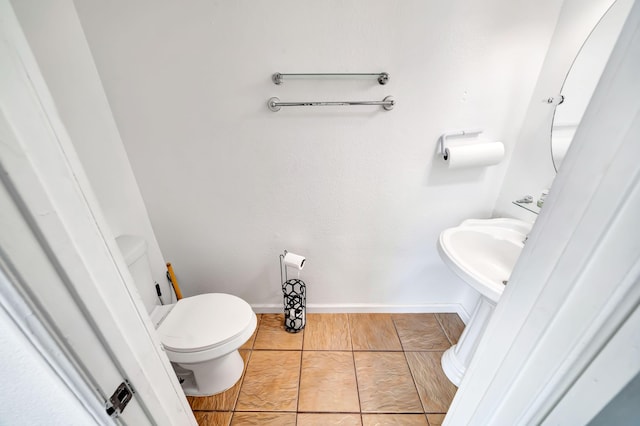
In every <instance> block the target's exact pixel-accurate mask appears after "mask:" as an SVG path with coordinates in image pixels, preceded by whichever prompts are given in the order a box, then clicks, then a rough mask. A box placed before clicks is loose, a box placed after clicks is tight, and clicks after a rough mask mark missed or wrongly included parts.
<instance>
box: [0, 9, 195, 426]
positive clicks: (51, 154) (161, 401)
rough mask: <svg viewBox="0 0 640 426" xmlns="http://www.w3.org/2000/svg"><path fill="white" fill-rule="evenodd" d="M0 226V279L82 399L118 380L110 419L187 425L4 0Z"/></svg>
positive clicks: (188, 416) (101, 397)
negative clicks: (121, 405)
mask: <svg viewBox="0 0 640 426" xmlns="http://www.w3.org/2000/svg"><path fill="white" fill-rule="evenodd" d="M0 229H1V232H0V267H2V272H4V274H3V275H5V276H7V277H8V278H9V279H8V281H9V282H10V284H11V285H12V286H13V289H14V290H16V291H17V293H16V294H18V295H19V296H20V298H21V299H23V300H24V301H25V302H26V304H27V305H28V307H29V309H30V310H31V311H32V312H33V313H34V315H35V317H36V319H35V320H34V321H35V322H38V323H41V324H44V325H45V327H47V328H48V330H47V332H48V334H49V336H50V337H51V338H52V341H53V342H55V346H56V348H57V349H56V350H59V351H60V352H61V353H60V354H58V356H59V357H60V358H61V359H64V360H68V361H69V362H70V364H69V365H71V366H72V368H73V370H75V373H77V374H78V377H81V378H82V381H83V382H84V383H85V384H86V385H87V386H86V387H85V388H86V389H90V391H89V392H90V393H92V394H93V395H92V396H91V397H93V398H96V399H97V400H98V401H99V402H100V404H102V403H103V402H104V401H106V400H107V399H109V397H110V396H111V395H112V393H113V392H114V391H115V390H116V389H117V387H118V385H120V384H121V383H122V382H123V381H125V380H127V381H128V382H129V383H130V385H131V388H132V389H133V391H134V393H133V395H132V396H133V398H132V399H131V401H130V402H129V404H128V405H127V406H126V408H125V409H124V410H123V412H122V414H121V416H120V417H119V420H117V421H119V422H122V423H124V424H130V425H145V424H166V425H182V424H195V419H194V417H193V414H192V413H191V410H190V408H189V405H188V403H187V401H186V398H185V396H184V393H183V392H182V390H181V388H180V385H179V384H178V382H177V379H176V377H175V374H174V373H173V370H172V368H171V365H170V363H169V360H168V358H167V357H166V355H165V354H164V352H163V350H162V346H161V344H160V342H159V340H158V338H157V335H156V334H155V330H154V328H153V326H152V325H151V323H150V321H149V318H148V316H147V315H146V311H145V310H144V307H143V306H142V305H141V302H140V300H139V296H138V295H137V293H136V292H135V290H130V289H132V288H134V285H133V282H132V279H131V277H130V275H129V272H128V270H127V267H126V264H125V263H124V260H123V259H122V256H121V254H120V253H119V251H118V249H117V246H116V244H115V240H114V238H113V235H111V232H110V230H109V228H108V226H107V225H106V222H105V220H104V218H103V217H102V213H101V211H100V208H99V206H98V203H97V201H96V200H95V198H94V197H93V194H92V191H91V188H90V185H89V183H88V180H87V178H86V176H85V175H84V172H83V170H82V167H81V165H80V162H79V160H78V159H77V157H76V154H75V151H74V150H73V146H72V144H71V142H70V140H69V138H68V135H67V133H66V131H65V129H64V126H63V125H62V123H61V121H60V119H59V117H58V115H57V112H56V110H55V106H54V103H53V100H52V99H51V96H50V94H49V92H48V90H47V88H46V85H45V83H44V80H43V78H42V76H41V74H40V72H39V69H38V67H37V64H36V62H35V59H34V58H33V55H32V54H31V51H30V49H29V47H28V44H27V42H26V39H25V37H24V35H23V34H22V31H21V29H20V26H19V24H18V21H17V19H16V17H15V15H14V13H13V10H12V8H11V5H10V4H9V2H8V0H0ZM54 351H55V350H54ZM81 387H82V386H81ZM125 393H126V392H125ZM85 396H86V395H85ZM107 419H108V418H107ZM108 420H109V421H111V419H108Z"/></svg>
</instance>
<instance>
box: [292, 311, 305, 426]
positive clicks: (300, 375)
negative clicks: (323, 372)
mask: <svg viewBox="0 0 640 426" xmlns="http://www.w3.org/2000/svg"><path fill="white" fill-rule="evenodd" d="M306 319H307V314H306V313H305V323H304V327H303V328H302V330H301V331H302V342H301V344H300V372H299V373H298V397H297V398H296V423H295V424H296V426H297V425H298V413H299V412H300V389H302V355H303V354H304V338H305V333H304V329H305V328H307V321H306Z"/></svg>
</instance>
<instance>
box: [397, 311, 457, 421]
mask: <svg viewBox="0 0 640 426" xmlns="http://www.w3.org/2000/svg"><path fill="white" fill-rule="evenodd" d="M391 322H392V323H393V328H394V329H395V330H396V334H397V335H398V340H400V346H402V356H403V357H404V362H406V363H407V368H408V369H409V374H411V381H412V382H413V387H414V389H415V390H416V394H418V401H420V406H421V407H422V414H424V417H425V419H426V418H427V410H426V408H425V406H424V403H423V402H422V396H421V395H420V391H419V390H418V384H417V383H416V378H415V375H414V374H413V370H412V369H411V364H409V359H408V358H407V351H405V350H404V344H403V343H402V338H401V337H400V333H398V326H397V325H396V321H395V320H394V319H393V315H392V316H391ZM445 336H446V334H445ZM427 424H429V419H427Z"/></svg>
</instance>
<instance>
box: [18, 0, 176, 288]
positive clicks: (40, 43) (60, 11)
mask: <svg viewBox="0 0 640 426" xmlns="http://www.w3.org/2000/svg"><path fill="white" fill-rule="evenodd" d="M11 3H12V6H13V8H14V11H15V13H16V15H17V17H18V20H19V21H20V25H21V26H22V30H23V31H24V33H25V35H26V37H27V40H28V41H29V45H30V46H31V50H32V51H33V54H34V56H35V57H36V60H37V61H38V65H39V67H40V70H41V72H42V75H43V76H44V78H45V81H46V83H47V86H48V88H49V90H50V92H51V94H52V95H53V98H54V100H55V102H56V107H57V109H58V113H59V114H60V117H61V118H62V120H63V122H64V124H65V127H66V129H67V132H68V133H69V135H70V137H71V140H72V142H73V144H74V148H75V150H76V152H77V154H78V156H79V157H80V160H81V161H82V164H83V166H84V170H85V173H86V175H87V177H88V178H89V181H90V182H91V186H92V188H93V190H94V193H95V195H96V197H97V199H98V201H99V203H100V207H101V208H102V211H103V213H104V217H105V218H106V220H107V222H108V224H109V227H110V229H111V231H112V232H113V235H114V236H117V235H120V234H134V235H142V236H144V237H145V238H146V240H147V242H148V245H149V257H150V261H151V264H152V265H153V269H154V271H153V272H154V273H153V275H154V279H155V280H156V281H157V282H158V283H160V284H161V285H162V286H163V288H164V290H163V294H166V295H170V294H171V293H170V289H169V285H168V283H167V279H166V277H165V271H166V267H165V265H164V260H163V257H162V253H161V252H160V248H159V246H158V243H157V241H156V239H155V235H154V233H153V229H152V227H151V222H150V221H149V217H148V215H147V211H146V208H145V205H144V202H143V200H142V197H141V195H140V190H139V189H138V186H137V183H136V180H135V177H134V175H133V172H132V171H131V166H130V164H129V160H128V158H127V154H126V152H125V150H124V147H123V145H122V141H121V140H120V135H119V133H118V128H117V127H116V123H115V122H114V120H113V115H112V113H111V110H110V107H109V103H108V101H107V98H106V97H105V94H104V89H103V88H102V85H101V83H100V77H99V76H98V73H97V71H96V68H95V64H94V62H93V60H92V57H91V52H90V51H89V47H88V45H87V41H86V39H85V37H84V34H83V32H82V27H81V26H80V22H79V20H78V16H77V14H76V11H75V7H74V5H73V2H72V1H71V0H49V1H41V0H20V1H15V0H12V1H11ZM151 291H154V292H155V290H153V289H151Z"/></svg>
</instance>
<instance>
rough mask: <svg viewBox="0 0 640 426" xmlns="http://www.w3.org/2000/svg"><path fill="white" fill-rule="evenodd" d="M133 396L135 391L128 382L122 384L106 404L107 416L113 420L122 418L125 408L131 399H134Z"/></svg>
mask: <svg viewBox="0 0 640 426" xmlns="http://www.w3.org/2000/svg"><path fill="white" fill-rule="evenodd" d="M133 394H134V392H133V389H132V388H131V385H130V384H129V382H128V381H127V380H125V381H124V382H122V383H120V386H118V388H117V389H116V391H115V392H114V393H113V395H111V397H110V398H109V400H108V401H107V402H105V409H106V410H107V414H108V415H110V416H111V417H113V418H116V417H118V416H120V414H121V413H122V411H124V407H126V406H127V404H128V403H129V401H131V398H133Z"/></svg>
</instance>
